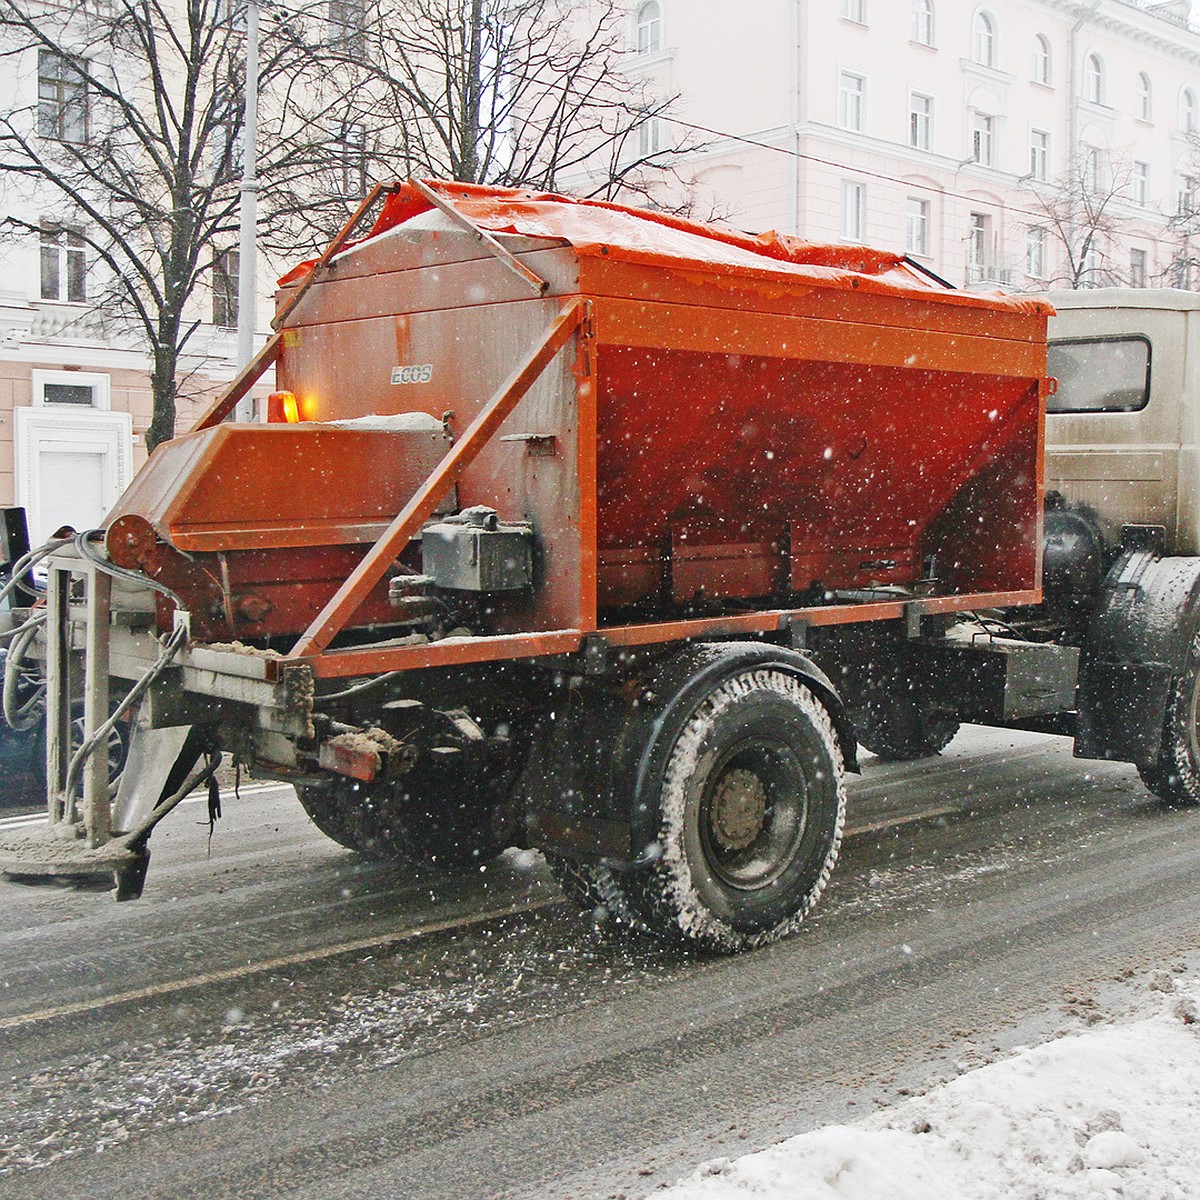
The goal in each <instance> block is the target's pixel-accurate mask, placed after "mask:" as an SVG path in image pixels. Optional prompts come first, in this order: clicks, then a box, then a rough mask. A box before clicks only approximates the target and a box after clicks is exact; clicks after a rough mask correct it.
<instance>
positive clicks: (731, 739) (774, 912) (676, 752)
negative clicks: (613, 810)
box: [623, 666, 845, 953]
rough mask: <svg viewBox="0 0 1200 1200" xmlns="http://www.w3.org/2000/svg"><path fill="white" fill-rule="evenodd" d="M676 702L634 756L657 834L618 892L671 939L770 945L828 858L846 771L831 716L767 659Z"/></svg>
mask: <svg viewBox="0 0 1200 1200" xmlns="http://www.w3.org/2000/svg"><path fill="white" fill-rule="evenodd" d="M681 707H682V711H680V710H679V709H677V710H675V711H673V712H672V713H671V714H670V718H671V719H670V720H669V721H668V722H666V723H665V724H664V728H663V729H662V731H661V733H660V736H659V737H658V738H657V739H655V742H654V743H653V744H652V745H651V746H650V747H649V748H648V749H649V753H648V755H647V756H646V758H645V761H644V764H643V770H642V772H641V778H640V780H639V783H640V789H639V797H638V798H639V802H640V804H641V805H644V806H645V808H646V809H647V810H648V811H649V812H650V813H652V814H653V816H654V818H655V819H656V821H657V823H658V829H657V833H656V838H655V841H654V843H653V844H652V846H653V851H654V852H653V855H652V857H651V861H650V862H649V863H647V864H641V865H638V866H636V867H635V868H634V869H633V870H632V871H630V872H629V873H627V874H626V875H625V876H624V878H623V885H624V886H623V890H624V893H625V895H626V896H627V898H628V900H629V902H630V904H631V906H632V907H633V909H634V911H635V912H636V913H637V914H638V915H639V916H640V917H641V919H642V921H643V922H644V923H645V925H646V926H647V927H648V928H649V929H650V930H651V931H652V932H654V933H657V934H661V935H663V936H666V937H668V938H670V939H672V940H677V941H683V942H687V943H690V944H693V945H696V946H699V947H701V948H703V949H706V950H713V951H719V952H723V953H730V952H733V951H737V950H743V949H747V948H749V947H752V946H758V945H763V944H765V943H767V942H771V941H775V940H777V939H778V938H780V937H783V936H785V935H787V934H788V933H791V932H792V931H793V930H794V929H795V928H796V927H797V926H798V925H799V923H800V922H801V921H802V920H803V919H804V917H805V916H806V915H807V913H808V911H809V909H810V908H811V907H812V906H813V904H815V903H816V901H817V898H818V897H819V896H820V894H821V892H822V891H823V890H824V888H825V884H826V883H827V882H828V879H829V874H830V872H831V871H832V869H833V865H834V863H835V862H836V861H837V855H838V848H839V846H840V844H841V836H842V823H843V820H844V816H845V780H844V775H843V772H842V762H841V755H840V753H839V751H838V748H837V738H836V735H835V733H834V730H833V723H832V722H831V721H830V719H829V714H828V712H827V711H826V710H825V708H824V707H823V706H822V705H821V703H820V702H819V701H818V700H817V698H816V697H815V696H814V694H813V692H812V691H811V689H809V688H808V687H807V686H806V685H805V684H804V683H802V682H801V681H800V680H798V679H797V678H796V677H795V676H794V675H791V674H788V673H785V672H783V671H780V670H778V669H777V668H774V667H771V666H759V667H749V668H744V669H742V670H740V671H738V672H736V673H734V674H731V675H727V676H725V677H723V678H720V679H718V680H715V681H714V682H713V684H712V686H711V687H710V688H708V689H707V690H706V691H705V692H703V693H702V694H700V695H699V696H696V697H692V698H691V699H690V702H689V703H687V704H686V705H684V706H681ZM676 725H679V726H680V728H679V729H678V731H677V732H675V730H674V727H675V726H676Z"/></svg>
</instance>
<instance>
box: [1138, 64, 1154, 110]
mask: <svg viewBox="0 0 1200 1200" xmlns="http://www.w3.org/2000/svg"><path fill="white" fill-rule="evenodd" d="M1134 87H1135V89H1136V95H1137V118H1136V119H1137V120H1139V121H1149V120H1151V118H1152V115H1153V113H1154V85H1153V84H1152V83H1151V82H1150V76H1149V75H1147V74H1146V72H1145V71H1139V72H1138V73H1137V75H1135V76H1134Z"/></svg>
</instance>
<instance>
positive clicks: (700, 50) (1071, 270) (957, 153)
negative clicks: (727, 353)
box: [629, 0, 1200, 290]
mask: <svg viewBox="0 0 1200 1200" xmlns="http://www.w3.org/2000/svg"><path fill="white" fill-rule="evenodd" d="M1186 9H1187V5H1186V4H1185V3H1169V4H1159V5H1149V4H1142V3H1137V2H1135V0H1086V2H1076V0H988V2H987V3H984V4H976V3H973V2H970V0H761V2H760V3H759V4H756V5H754V6H753V8H752V9H749V10H745V9H743V10H740V11H739V13H738V14H737V18H736V19H733V18H732V17H731V14H730V10H729V6H728V5H725V4H722V3H720V2H719V0H647V2H645V3H642V4H636V5H634V7H633V8H632V10H631V18H630V29H631V32H630V44H631V47H633V51H632V53H631V63H630V68H629V69H630V70H631V71H632V72H635V73H637V74H638V75H640V76H643V77H645V78H648V79H650V80H652V81H653V82H654V84H655V86H656V87H657V88H658V89H659V91H660V92H661V94H662V95H664V96H666V95H674V94H678V96H679V100H678V103H677V107H676V110H675V111H676V114H677V115H678V116H679V118H680V122H679V123H678V124H677V125H675V126H672V123H670V122H665V121H664V122H663V129H662V130H661V131H660V133H659V134H658V135H657V136H659V137H661V138H663V139H673V140H674V141H676V142H679V141H680V140H682V138H683V137H685V136H688V137H691V138H692V139H694V140H696V141H699V142H701V143H702V145H701V147H700V148H699V149H697V150H696V151H694V152H693V153H691V154H689V155H688V159H687V163H686V165H685V166H684V167H683V169H682V171H681V174H682V175H683V176H684V177H685V178H686V179H687V180H688V181H689V182H690V183H692V184H693V186H694V190H695V194H696V199H697V203H696V206H695V207H696V211H697V212H698V213H699V214H700V215H703V214H704V213H705V212H707V211H712V212H714V213H717V214H719V215H722V216H725V217H726V218H727V219H728V220H730V221H731V222H732V223H734V224H736V225H739V226H742V227H744V228H748V229H767V228H775V229H778V230H781V231H784V232H790V233H796V234H798V235H799V236H801V237H806V238H809V239H812V240H814V241H839V240H844V241H852V242H859V241H861V242H866V243H868V244H871V245H876V246H880V247H882V248H888V249H895V250H900V251H904V252H907V253H909V254H910V255H912V256H913V258H914V259H916V260H917V261H918V262H919V263H921V264H923V265H925V266H926V267H928V268H929V269H931V270H933V271H935V272H937V273H938V274H940V275H943V276H944V277H946V278H947V279H948V280H950V282H952V283H954V284H956V285H959V286H961V285H967V286H972V285H981V286H996V285H997V284H998V285H1001V286H1005V287H1011V288H1014V289H1019V290H1037V289H1040V288H1045V287H1049V286H1062V285H1064V284H1068V285H1070V284H1071V283H1072V282H1075V283H1077V284H1079V285H1084V286H1087V285H1101V284H1110V283H1132V284H1134V285H1155V284H1169V285H1171V286H1185V287H1191V286H1200V271H1197V269H1196V267H1195V266H1194V265H1193V263H1192V255H1193V250H1192V242H1193V241H1194V240H1195V237H1194V232H1193V231H1192V230H1191V229H1190V228H1189V227H1190V226H1194V225H1195V224H1196V222H1194V221H1193V220H1191V219H1189V218H1190V217H1191V215H1192V214H1193V213H1194V211H1195V209H1196V207H1197V205H1198V204H1200V196H1198V195H1197V186H1196V181H1197V177H1198V176H1200V150H1198V147H1200V142H1198V140H1197V134H1198V132H1200V31H1198V30H1197V28H1196V27H1195V26H1192V25H1190V24H1189V22H1188V20H1187V18H1186V15H1185V13H1186ZM680 194H681V193H680V191H679V190H678V188H676V187H675V186H674V185H673V184H671V183H670V182H668V183H666V184H664V190H663V202H664V203H669V202H675V201H677V200H678V199H679V198H680Z"/></svg>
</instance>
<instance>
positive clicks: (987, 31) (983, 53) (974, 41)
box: [971, 12, 996, 67]
mask: <svg viewBox="0 0 1200 1200" xmlns="http://www.w3.org/2000/svg"><path fill="white" fill-rule="evenodd" d="M971 57H972V58H974V60H975V61H976V62H977V63H978V64H979V65H980V66H981V67H994V66H995V65H996V19H995V17H993V16H992V14H991V13H987V12H981V13H976V14H975V24H974V26H973V27H972V31H971Z"/></svg>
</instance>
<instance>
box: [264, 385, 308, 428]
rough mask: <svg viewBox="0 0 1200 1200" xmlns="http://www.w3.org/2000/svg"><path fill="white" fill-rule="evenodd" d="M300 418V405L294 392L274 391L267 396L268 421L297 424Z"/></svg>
mask: <svg viewBox="0 0 1200 1200" xmlns="http://www.w3.org/2000/svg"><path fill="white" fill-rule="evenodd" d="M299 420H300V406H299V405H298V404H297V403H296V396H295V393H293V392H272V393H271V394H270V395H269V396H268V397H267V422H268V423H269V424H270V423H274V424H282V423H286V424H288V425H295V424H296V422H297V421H299Z"/></svg>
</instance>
